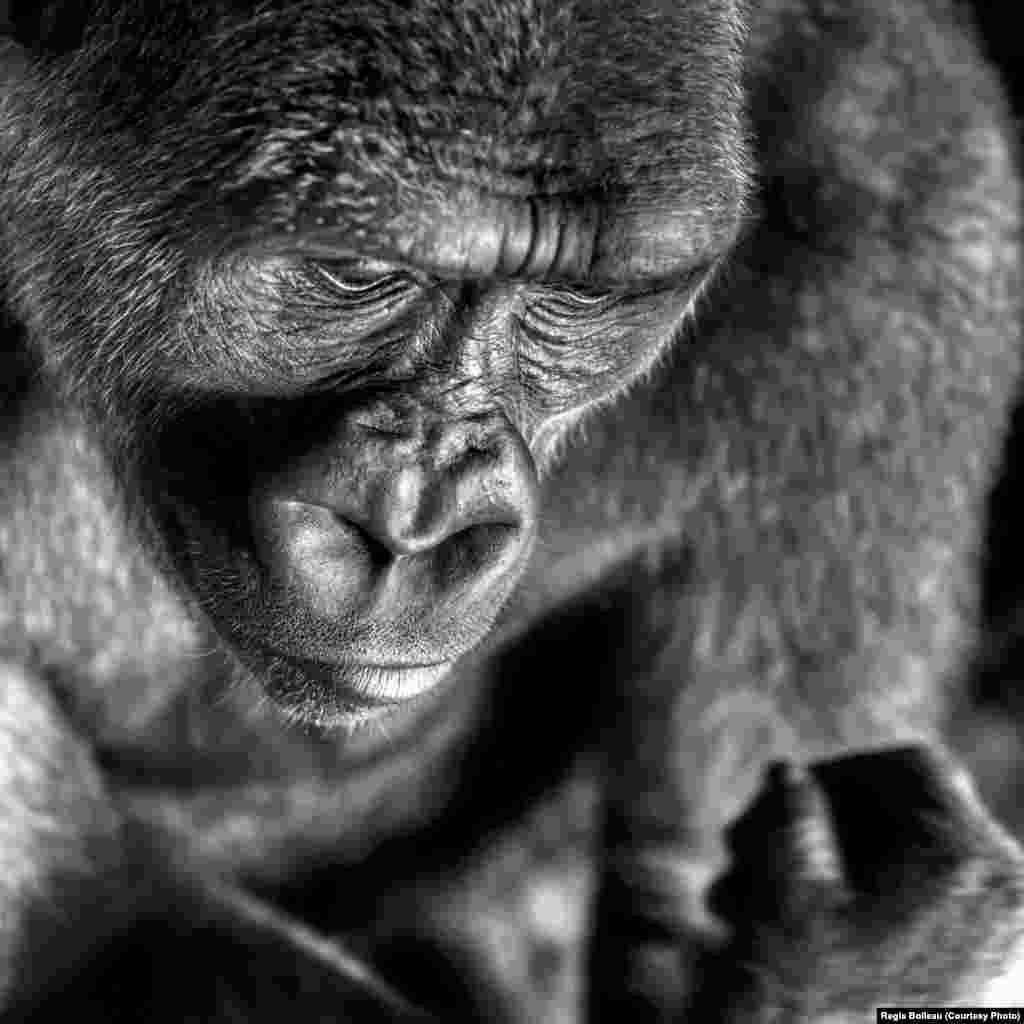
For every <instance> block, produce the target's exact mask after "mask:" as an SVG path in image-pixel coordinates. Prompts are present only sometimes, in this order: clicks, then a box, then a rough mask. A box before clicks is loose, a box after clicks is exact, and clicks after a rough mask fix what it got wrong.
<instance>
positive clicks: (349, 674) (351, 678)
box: [328, 661, 451, 708]
mask: <svg viewBox="0 0 1024 1024" xmlns="http://www.w3.org/2000/svg"><path fill="white" fill-rule="evenodd" d="M450 668H451V662H450V661H442V662H439V663H437V664H433V665H363V664H359V663H357V662H347V663H344V664H341V665H333V666H331V667H330V668H329V669H328V672H329V674H330V676H331V677H332V679H333V681H334V682H335V684H336V685H337V686H339V687H341V688H344V690H345V691H347V693H349V694H351V695H352V696H353V697H354V699H355V700H356V701H357V702H358V703H360V704H362V705H364V706H365V707H369V708H372V707H381V706H386V705H388V704H399V703H402V702H403V701H407V700H411V699H412V698H413V697H419V696H420V695H421V694H424V693H426V692H427V691H428V690H431V689H433V687H435V686H436V685H437V684H438V683H439V682H440V681H441V680H442V679H443V678H444V676H445V675H446V674H447V672H448V670H449V669H450Z"/></svg>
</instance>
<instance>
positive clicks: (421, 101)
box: [6, 4, 746, 720]
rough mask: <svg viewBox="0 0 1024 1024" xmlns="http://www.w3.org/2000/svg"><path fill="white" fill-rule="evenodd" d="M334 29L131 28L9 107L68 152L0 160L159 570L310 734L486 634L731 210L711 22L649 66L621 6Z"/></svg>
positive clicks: (57, 322) (54, 327)
mask: <svg viewBox="0 0 1024 1024" xmlns="http://www.w3.org/2000/svg"><path fill="white" fill-rule="evenodd" d="M296 6H297V8H302V5H301V4H300V5H296ZM321 6H322V5H321ZM597 6H600V5H597ZM339 7H342V8H344V9H340V10H338V11H335V10H333V9H331V10H329V11H326V12H325V11H324V10H317V9H314V8H311V9H310V11H309V12H307V13H308V20H305V21H304V20H303V18H302V17H300V16H299V15H301V14H302V11H301V10H296V11H295V12H292V15H294V20H288V21H287V24H286V23H285V22H284V21H282V20H281V19H280V17H279V18H277V19H275V18H270V17H268V18H267V19H266V20H265V21H261V20H259V19H256V20H253V21H240V20H238V19H234V20H233V18H232V16H231V15H224V14H223V12H221V14H220V15H218V16H217V17H213V16H211V17H210V18H209V21H208V23H204V22H203V21H202V20H200V19H198V18H197V16H196V15H194V14H193V13H188V12H185V11H184V10H176V12H175V13H174V16H173V18H172V17H171V16H170V15H168V18H169V19H170V21H174V20H175V19H176V20H178V21H180V22H181V23H182V24H181V25H180V26H178V29H180V41H177V40H176V39H175V40H169V39H166V38H161V40H159V41H154V40H153V39H148V40H147V39H146V36H145V33H143V34H142V35H141V36H140V34H139V33H138V32H134V31H130V29H131V26H128V25H121V26H118V25H115V26H114V27H112V28H108V30H107V32H106V34H105V35H104V36H102V37H97V38H95V39H90V40H89V46H88V47H87V49H86V52H87V53H88V54H89V57H88V59H79V60H77V61H75V62H72V63H71V64H70V65H69V67H68V68H67V69H66V70H65V73H64V74H63V75H60V76H55V77H54V78H52V79H47V80H45V81H43V80H42V79H40V80H39V81H36V80H35V79H34V78H33V77H32V76H28V77H27V80H26V82H25V83H22V86H21V89H22V90H23V91H22V94H21V95H20V96H19V98H18V100H17V102H21V103H32V104H33V105H34V108H35V109H36V110H38V111H40V113H37V115H36V116H37V117H39V118H41V119H42V120H43V121H46V120H47V119H51V120H52V121H53V123H54V131H55V132H56V126H57V122H58V121H66V120H67V119H70V120H72V121H73V122H74V128H75V130H74V131H64V132H63V136H62V137H64V138H73V139H75V140H76V142H75V147H74V148H73V149H72V148H70V147H69V146H64V147H61V146H57V145H54V144H53V143H52V140H51V141H50V142H49V143H48V146H47V147H46V152H45V153H42V152H41V153H39V154H38V155H37V156H33V154H31V153H30V152H28V150H29V149H31V145H27V146H26V147H25V150H26V151H25V152H19V151H18V147H17V146H15V147H12V149H11V152H12V154H14V155H13V158H12V160H11V164H12V168H13V170H12V173H13V175H14V176H15V177H18V176H19V175H21V176H25V177H26V178H27V177H28V176H29V175H30V173H34V175H35V179H34V184H33V187H32V188H31V189H29V188H15V189H13V190H10V193H11V196H12V197H13V198H12V199H10V200H9V203H10V204H11V205H12V206H13V205H14V204H19V208H18V209H13V208H12V209H9V210H8V211H7V213H6V219H7V221H8V223H18V224H19V225H27V226H28V230H25V229H22V230H21V231H20V232H19V235H20V237H19V239H15V240H14V242H13V250H14V258H13V260H12V263H13V276H14V277H15V279H16V280H17V278H18V276H19V273H22V274H24V276H25V279H26V280H27V279H28V278H29V276H31V280H32V282H33V283H32V288H31V289H28V288H25V289H23V290H22V292H21V300H22V303H23V307H24V313H25V316H26V319H27V320H28V322H29V323H30V324H34V325H39V330H38V331H37V334H38V338H37V340H38V342H39V344H40V345H41V346H42V347H43V349H44V352H45V355H46V356H47V358H48V359H49V360H50V361H51V363H53V364H55V365H57V366H59V367H60V370H61V378H62V379H63V380H71V381H74V382H75V384H76V394H75V398H76V399H78V400H81V399H83V398H84V400H85V401H86V403H87V404H88V405H89V407H90V408H91V409H92V410H93V411H94V412H95V413H98V414H99V416H98V419H97V421H98V423H99V426H100V427H101V429H102V431H103V434H104V436H105V438H106V439H107V442H108V444H109V445H110V447H111V451H112V452H113V453H114V455H115V457H116V458H117V459H118V460H119V462H120V463H121V465H122V466H123V467H124V471H123V476H124V478H125V479H126V480H128V479H130V480H131V481H132V487H133V489H134V488H138V489H139V493H141V494H142V496H143V497H144V505H145V506H146V508H147V509H148V515H147V516H146V517H145V518H146V519H147V520H148V521H149V522H150V523H151V524H153V525H155V526H156V527H157V530H156V536H157V538H158V541H157V543H158V546H159V548H160V549H161V550H162V552H163V555H164V556H165V558H166V559H167V560H168V563H169V564H170V565H171V566H173V569H174V574H175V575H176V576H177V577H178V578H179V579H180V580H182V581H183V582H184V583H185V584H186V585H187V586H188V588H189V589H190V590H191V592H193V593H194V595H195V596H196V597H197V598H198V601H199V603H200V605H201V606H202V608H203V609H204V610H205V611H206V613H207V614H208V615H209V616H210V617H211V618H212V620H213V622H214V623H215V624H216V626H217V627H218V629H219V630H220V631H221V632H222V633H223V634H224V635H225V637H226V638H228V639H229V641H230V644H231V646H232V647H233V649H234V650H235V651H236V652H237V653H238V654H239V655H240V656H241V658H242V660H243V661H244V662H245V663H246V664H247V665H248V666H249V667H250V668H252V669H253V670H254V671H255V672H256V673H257V675H258V676H259V677H260V678H261V679H262V680H263V681H264V684H265V686H266V688H267V689H268V691H269V692H270V693H271V694H272V695H274V696H275V697H276V698H277V699H278V700H280V701H281V702H282V703H283V704H284V705H285V706H287V707H289V708H290V709H291V710H292V711H294V712H295V713H298V714H301V715H304V716H306V717H310V716H312V717H317V718H319V719H321V720H325V719H329V718H331V717H332V716H334V715H335V714H336V713H338V712H341V713H343V714H353V713H360V712H363V713H365V712H366V711H367V710H368V709H371V708H373V707H374V706H380V705H387V704H390V703H393V702H396V701H400V700H403V699H405V698H407V697H410V696H412V695H414V694H416V693H419V692H421V691H423V690H425V689H426V688H428V687H430V686H431V685H433V684H434V683H436V682H437V681H438V680H439V679H441V678H442V677H443V676H444V674H445V673H446V671H447V670H448V669H449V668H450V666H451V665H452V664H453V662H454V661H455V660H456V659H457V658H458V657H459V656H460V655H462V654H463V653H465V652H466V651H467V650H468V649H469V648H471V647H472V646H473V645H474V644H476V643H477V642H479V641H480V639H481V638H482V637H483V636H484V635H485V634H486V633H487V631H488V630H489V628H490V627H491V625H492V623H493V622H494V620H495V617H496V615H497V614H498V612H499V610H500V609H501V607H502V605H503V603H504V602H505V600H506V598H507V597H508V595H509V593H510V592H511V590H512V589H513V587H514V586H515V583H516V581H517V579H518V578H519V576H520V575H521V573H522V571H523V569H524V567H525V566H526V564H527V562H528V560H529V558H530V554H531V549H532V547H533V543H534V538H535V536H536V533H537V525H538V518H539V516H540V515H541V514H542V510H541V500H540V497H539V489H538V472H539V470H542V469H543V467H544V465H545V463H546V461H547V460H548V458H549V457H550V453H551V452H552V450H553V448H554V447H555V446H556V444H557V442H558V440H559V438H560V437H562V436H563V435H564V433H565V431H566V430H567V429H568V428H569V427H570V426H571V425H572V424H573V423H574V422H576V421H577V420H578V419H579V418H580V416H581V414H582V413H583V412H584V411H585V410H587V409H588V408H591V407H594V406H595V405H598V404H600V403H601V402H602V401H605V400H608V399H609V398H611V397H614V396H615V395H616V394H617V393H619V392H620V391H621V390H622V389H623V388H624V387H626V386H627V385H628V384H629V383H630V382H631V381H633V380H635V379H636V378H637V377H638V375H640V374H642V373H643V372H644V371H645V370H647V369H648V368H650V367H651V366H652V364H653V363H654V362H655V360H656V357H657V355H658V353H659V352H661V351H663V350H664V348H665V346H666V345H668V344H669V342H670V341H671V340H672V339H673V338H674V336H675V335H676V333H677V331H678V326H679V324H680V322H681V321H682V320H683V318H684V317H685V314H686V312H687V310H688V309H689V308H690V307H691V305H692V303H693V300H694V297H695V295H696V293H697V291H698V290H699V288H700V286H701V284H702V283H703V282H704V281H705V280H706V279H707V277H708V274H709V273H710V271H711V269H712V268H713V267H714V265H715V264H716V262H717V261H718V260H719V258H720V256H721V254H722V253H723V252H724V251H726V250H727V249H728V247H729V246H730V245H731V243H732V241H733V239H734V237H735V235H736V231H737V226H738V224H739V222H740V220H741V217H742V208H743V197H744V194H745V190H746V154H745V150H744V147H743V131H742V124H741V117H740V114H739V100H738V96H739V92H740V90H739V88H738V75H739V66H740V62H739V47H740V43H741V39H740V35H741V33H740V27H739V22H738V19H737V18H736V17H735V16H734V12H733V10H732V7H731V5H729V4H722V5H718V6H716V5H707V4H699V5H698V4H694V5H693V9H692V10H691V9H690V5H687V4H682V5H680V11H679V16H678V21H676V20H673V21H672V22H671V23H670V24H668V25H666V26H663V30H662V32H660V33H659V38H658V40H657V41H656V42H652V40H650V39H649V38H645V39H640V38H638V37H637V36H636V34H635V33H634V32H633V28H635V26H636V25H637V24H641V23H642V22H637V21H636V20H635V19H636V18H637V17H638V14H637V11H636V9H635V8H634V9H633V10H632V12H631V15H630V19H631V20H629V21H628V23H627V22H624V23H623V25H622V26H621V31H620V32H612V33H611V34H609V25H608V21H609V19H611V20H612V21H614V20H615V18H616V16H615V15H614V13H612V14H609V12H608V11H606V10H605V11H600V10H595V11H594V12H591V13H589V14H588V13H587V12H586V11H585V10H584V11H579V10H578V11H576V12H575V14H574V20H573V23H572V31H571V32H570V31H569V30H568V27H567V25H566V24H564V23H563V21H562V20H561V18H560V16H559V15H558V13H557V12H556V11H554V10H552V11H551V12H548V14H547V15H545V16H544V17H542V18H540V20H539V22H538V23H537V24H531V25H528V26H526V25H519V24H518V23H517V24H504V23H502V24H498V25H495V26H492V29H493V31H495V32H499V33H505V34H506V35H507V37H508V38H502V39H498V40H495V39H493V38H491V37H490V36H488V37H486V38H483V37H481V36H480V34H479V31H478V30H477V29H474V28H473V24H474V23H473V21H472V19H471V18H469V16H468V14H467V15H466V19H467V20H465V21H463V20H462V17H463V16H462V14H460V13H459V12H458V11H454V12H449V13H448V14H447V15H445V17H447V18H450V19H451V22H452V24H451V25H450V26H449V29H450V32H449V33H448V34H447V35H445V34H444V33H438V32H437V31H436V26H435V27H434V28H431V27H430V26H427V25H426V24H424V25H420V24H419V22H418V21H417V20H416V17H415V16H413V15H410V14H409V12H408V11H407V10H404V11H399V10H398V9H397V8H396V9H395V10H391V8H390V7H387V6H385V7H383V8H381V9H380V10H379V11H377V12H376V13H375V14H374V15H372V16H371V15H370V14H368V13H367V12H366V11H354V12H353V11H349V10H348V9H347V8H345V7H344V5H339ZM719 8H720V9H719ZM208 13H209V12H208ZM434 14H435V15H436V14H437V12H434ZM292 15H289V18H290V19H292ZM131 18H132V15H131V14H130V13H129V14H125V15H122V20H125V19H128V20H130V19H131ZM375 19H377V20H380V21H382V22H384V21H388V19H393V20H395V24H394V25H390V23H389V26H383V27H382V26H381V25H377V28H378V29H380V31H379V32H377V33H374V32H370V28H371V27H373V25H374V24H376V21H375ZM410 19H411V20H410ZM662 20H663V21H664V18H663V19H662ZM399 22H401V25H400V24H399ZM384 27H389V31H388V32H384V30H383V28H384ZM400 29H401V30H400ZM176 31H177V29H176ZM417 33H421V34H419V35H418V34H417ZM474 33H475V34H474ZM140 38H142V39H143V40H144V41H145V42H146V45H145V46H142V44H141V43H139V42H138V40H139V39H140ZM716 40H717V43H716ZM129 41H130V42H129ZM384 41H386V43H387V45H385V42H384ZM172 43H174V44H175V45H177V46H179V47H182V48H184V49H186V50H187V51H188V53H187V54H186V55H185V56H186V57H187V59H186V60H183V59H182V55H181V54H178V55H177V59H176V61H175V62H173V65H172V64H171V63H168V64H167V65H166V67H167V68H170V67H171V66H174V67H176V68H177V69H178V70H177V71H176V72H173V73H172V72H171V71H169V70H166V69H165V66H164V65H162V64H160V62H159V61H158V60H157V59H156V58H155V57H154V53H155V51H156V50H158V49H159V48H160V47H161V46H170V45H172ZM710 43H716V45H709V44H710ZM485 44H486V45H485ZM498 44H500V48H501V49H502V50H503V52H505V56H506V57H508V58H509V59H507V60H506V59H503V60H502V61H499V62H497V63H496V64H495V63H494V60H493V54H491V56H490V58H488V53H489V52H490V48H491V47H492V45H498ZM147 47H148V49H147ZM481 47H483V50H487V53H485V52H483V50H481ZM609 47H611V49H613V50H614V49H616V48H617V52H615V53H611V52H610V50H609ZM618 51H621V52H618ZM709 53H711V54H716V55H718V56H719V57H720V58H721V64H720V65H719V66H716V67H714V68H710V67H708V68H706V69H705V71H704V72H701V70H700V69H701V68H702V67H704V65H705V64H706V63H707V61H708V59H709V58H708V56H707V55H708V54H709ZM311 54H312V56H311ZM314 57H315V59H313V58H314ZM512 57H514V59H512ZM488 60H490V63H488ZM652 61H653V64H652V63H651V62H652ZM455 66H459V67H463V68H464V72H463V73H462V74H461V77H459V76H457V77H456V78H454V79H450V77H449V76H448V75H447V70H450V69H451V68H452V67H455ZM446 69H447V70H446ZM442 72H444V74H442ZM684 72H685V75H684ZM702 76H703V77H702ZM684 77H685V78H686V81H685V82H684ZM705 79H706V83H705V84H706V85H707V88H706V89H700V90H694V88H693V85H694V82H695V81H697V82H699V81H705ZM140 82H142V83H144V86H145V87H142V86H140V84H139V83H140ZM126 83H134V84H133V86H132V89H129V88H128V87H127V85H126ZM684 86H685V88H684ZM200 112H201V114H202V116H200ZM40 161H42V164H40ZM58 164H59V169H60V170H61V174H62V183H61V184H60V186H59V187H58V185H57V183H56V178H55V174H52V175H48V174H47V171H46V168H47V167H49V168H56V167H57V165H58ZM40 167H42V173H40ZM40 253H43V254H45V257H44V258H45V259H47V260H48V261H49V263H48V267H47V268H46V269H45V270H43V269H41V268H40V262H41V261H40V258H39V254H40ZM69 282H71V285H69ZM69 289H70V291H69ZM43 324H45V325H46V336H44V334H43V329H42V326H41V325H43Z"/></svg>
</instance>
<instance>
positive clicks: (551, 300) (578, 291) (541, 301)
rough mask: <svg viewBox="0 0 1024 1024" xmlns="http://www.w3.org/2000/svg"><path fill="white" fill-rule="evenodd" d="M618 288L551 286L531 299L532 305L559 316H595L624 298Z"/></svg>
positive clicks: (539, 309) (551, 314) (606, 310)
mask: <svg viewBox="0 0 1024 1024" xmlns="http://www.w3.org/2000/svg"><path fill="white" fill-rule="evenodd" d="M622 297H623V296H622V293H621V292H620V291H618V290H611V289H601V288H597V287H591V286H574V287H571V288H570V287H567V286H563V285H558V286H551V287H548V288H545V290H544V291H543V292H542V293H540V294H538V295H537V296H536V297H535V298H533V299H532V301H531V306H532V307H533V308H534V309H537V310H538V311H540V312H542V313H547V314H548V315H549V316H554V317H559V318H570V317H595V316H600V315H602V314H603V313H606V312H608V310H609V309H611V308H612V307H613V306H615V305H617V304H618V303H619V302H620V301H621V299H622Z"/></svg>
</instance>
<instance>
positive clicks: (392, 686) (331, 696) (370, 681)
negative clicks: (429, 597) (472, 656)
mask: <svg viewBox="0 0 1024 1024" xmlns="http://www.w3.org/2000/svg"><path fill="white" fill-rule="evenodd" d="M239 653H241V652H239ZM242 656H243V658H244V654H243V655H242ZM263 658H264V659H265V660H264V663H263V664H262V665H260V666H258V667H257V668H258V673H259V676H260V678H261V679H263V680H264V688H265V689H266V691H267V693H268V696H270V697H271V698H272V699H273V700H274V701H275V702H276V703H277V704H279V706H281V707H282V708H283V709H284V710H286V711H291V712H292V713H294V714H298V715H300V716H301V717H303V718H306V719H309V720H312V721H320V722H321V723H323V722H325V721H326V720H327V719H331V720H334V721H336V722H342V721H347V720H350V719H352V718H354V717H355V718H358V717H360V716H363V715H366V714H367V713H372V712H376V711H386V710H388V709H389V708H395V707H398V706H400V705H404V704H406V703H409V702H410V701H412V700H414V699H415V698H417V697H421V696H423V695H424V694H427V693H429V692H430V691H432V690H433V689H434V688H435V687H437V685H438V684H439V683H440V682H441V681H442V679H444V677H445V676H446V675H447V674H448V673H449V672H450V671H451V669H452V668H453V666H454V664H455V661H456V660H457V659H456V658H454V657H453V658H448V659H445V660H443V661H429V662H401V663H398V662H376V661H360V660H355V659H351V658H345V659H339V660H338V661H319V660H313V659H309V658H297V657H294V656H293V655H289V654H285V653H282V652H280V651H274V650H269V649H266V648H264V650H263Z"/></svg>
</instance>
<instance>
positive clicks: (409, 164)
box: [81, 0, 746, 281]
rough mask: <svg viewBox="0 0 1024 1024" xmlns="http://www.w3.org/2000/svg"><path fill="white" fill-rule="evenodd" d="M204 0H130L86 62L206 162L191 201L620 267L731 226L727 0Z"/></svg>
mask: <svg viewBox="0 0 1024 1024" xmlns="http://www.w3.org/2000/svg"><path fill="white" fill-rule="evenodd" d="M205 6H206V7H208V8H209V9H208V10H205V11H204V10H203V7H204V5H202V4H199V5H196V4H193V5H189V6H188V7H186V6H185V5H179V4H173V3H172V4H165V5H161V6H160V8H159V10H157V9H156V8H155V7H153V9H152V10H150V11H146V10H145V8H144V7H143V8H138V7H136V8H132V9H131V10H126V11H124V12H122V13H121V14H120V15H119V16H118V18H114V19H112V20H111V24H112V25H113V26H114V27H113V28H111V27H105V28H101V29H99V30H98V33H99V35H100V36H102V37H103V40H105V41H106V45H93V46H91V47H90V48H89V50H90V53H91V56H90V58H89V60H90V63H91V67H90V68H89V69H84V68H83V69H82V72H83V74H82V78H81V81H82V82H83V83H84V82H86V81H90V82H91V84H90V89H91V92H92V93H93V95H111V94H116V102H114V103H112V104H107V110H108V111H109V110H111V109H114V110H116V111H119V112H120V114H119V116H120V118H121V127H122V129H123V130H130V132H131V133H132V136H133V137H134V138H135V139H139V138H140V128H142V132H141V138H142V139H143V140H144V141H145V143H146V144H147V145H148V146H151V147H152V148H153V149H155V150H165V149H166V156H164V157H163V158H162V162H163V164H164V165H167V166H181V165H183V164H184V162H185V161H186V160H187V161H189V166H190V171H191V173H192V174H193V175H195V174H196V173H197V169H202V168H205V169H207V174H206V176H205V178H204V179H203V180H202V181H197V182H196V184H197V186H203V194H202V197H201V202H203V203H205V204H207V205H210V204H216V206H217V208H218V209H219V210H221V211H228V214H229V216H230V218H231V219H232V220H233V222H234V223H235V224H236V225H239V224H241V225H243V232H248V233H250V234H254V235H258V236H259V237H261V238H264V239H266V238H270V239H274V240H281V239H284V238H288V237H291V238H293V239H294V238H301V239H303V240H304V242H305V243H307V244H310V245H318V246H324V245H326V246H327V247H328V248H330V247H332V246H335V245H337V244H339V239H344V240H345V241H346V243H347V244H348V245H350V246H352V247H354V248H356V249H358V250H359V252H360V253H362V254H364V255H367V254H368V255H372V256H375V257H379V258H383V259H389V258H390V259H396V260H399V261H408V262H412V263H416V264H418V265H421V266H424V267H426V268H427V269H430V270H432V271H435V272H437V273H439V274H441V275H454V276H464V275H466V274H478V275H483V276H488V275H493V274H508V275H511V276H522V277H566V278H574V277H588V278H592V277H593V276H595V274H596V276H599V277H606V278H608V279H609V280H610V281H614V280H617V279H620V278H625V277H635V276H637V275H640V276H652V277H658V276H668V275H671V274H672V273H674V272H676V271H677V270H678V269H680V268H686V267H689V266H692V265H693V264H695V263H699V262H701V261H706V260H707V259H708V258H709V256H710V255H713V254H714V253H715V252H717V251H718V250H720V249H721V248H722V246H723V244H724V241H723V240H726V239H728V238H729V237H730V236H731V234H732V233H733V232H734V231H735V229H736V225H737V223H738V220H739V217H740V213H741V210H742V200H743V195H744V193H745V190H746V183H745V181H743V178H742V174H740V173H738V172H737V168H739V167H741V166H742V165H743V160H742V159H738V158H737V154H738V153H739V152H740V151H741V150H742V148H743V144H744V132H743V129H742V109H741V101H740V89H739V84H738V78H739V71H740V64H741V50H742V44H743V23H742V18H741V17H740V14H739V12H738V9H737V5H736V3H735V2H734V0H712V2H702V3H698V2H666V0H641V2H637V3H630V4H625V3H609V2H604V3H601V2H595V0H589V2H587V0H581V2H577V3H568V4H567V3H554V2H548V0H468V2H460V3H449V2H447V0H444V2H442V0H413V2H407V3H406V2H403V3H399V2H391V3H337V4H330V5H323V4H314V3H310V2H306V3H295V4H291V5H287V6H285V8H284V9H283V10H280V9H275V10H267V9H264V8H262V7H259V6H257V7H255V8H253V7H251V6H248V5H241V4H227V5H224V4H217V5H205ZM118 25H120V26H121V27H120V29H118V27H117V26H118ZM103 40H100V41H101V42H102V41H103ZM162 68H168V69H169V68H175V69H178V71H177V72H175V73H173V78H172V77H171V75H172V73H171V72H170V71H167V72H166V73H165V72H164V71H163V70H161V69H162ZM140 82H141V83H142V84H143V88H141V89H139V88H138V85H139V83H140ZM133 89H134V93H133V94H129V91H130V90H133ZM102 116H104V117H108V116H110V115H109V114H108V113H106V112H104V113H103V115H102ZM115 116H117V115H115ZM200 120H201V123H200ZM211 125H213V126H214V128H215V130H211ZM146 126H148V129H147V128H146ZM190 126H192V127H191V128H190ZM200 128H202V131H199V129H200ZM211 140H216V141H215V142H214V141H211ZM172 144H173V145H174V146H175V148H174V150H173V151H172V150H171V149H170V146H171V145H172ZM214 145H215V146H216V150H215V151H211V146H214ZM199 146H202V147H204V148H203V152H201V153H196V154H195V155H194V156H190V155H189V151H190V150H194V149H196V148H197V147H199ZM179 180H180V177H179Z"/></svg>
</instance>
